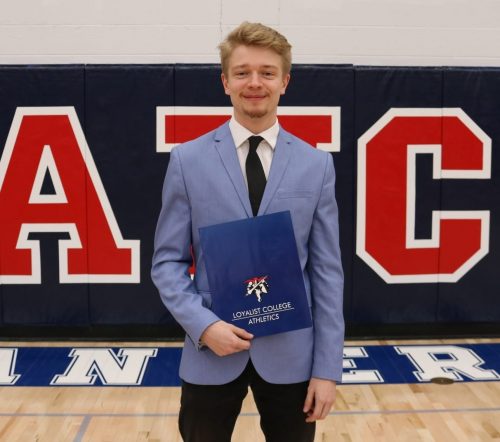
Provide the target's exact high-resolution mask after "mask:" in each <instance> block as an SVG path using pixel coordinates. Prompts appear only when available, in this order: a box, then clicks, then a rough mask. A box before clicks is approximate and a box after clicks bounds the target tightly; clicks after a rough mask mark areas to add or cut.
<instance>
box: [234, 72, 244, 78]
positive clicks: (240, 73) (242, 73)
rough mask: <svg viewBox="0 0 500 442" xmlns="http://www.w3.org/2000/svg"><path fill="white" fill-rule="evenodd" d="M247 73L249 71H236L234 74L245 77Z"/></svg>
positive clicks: (237, 76)
mask: <svg viewBox="0 0 500 442" xmlns="http://www.w3.org/2000/svg"><path fill="white" fill-rule="evenodd" d="M246 74H247V73H246V71H236V72H235V73H234V76H235V77H236V78H243V77H245V75H246Z"/></svg>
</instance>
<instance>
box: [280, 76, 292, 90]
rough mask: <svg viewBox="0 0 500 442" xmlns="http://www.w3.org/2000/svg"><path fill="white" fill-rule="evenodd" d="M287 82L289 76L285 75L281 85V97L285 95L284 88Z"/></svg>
mask: <svg viewBox="0 0 500 442" xmlns="http://www.w3.org/2000/svg"><path fill="white" fill-rule="evenodd" d="M289 81H290V74H286V75H285V76H284V77H283V84H282V86H281V95H285V92H286V88H287V86H288V83H289Z"/></svg>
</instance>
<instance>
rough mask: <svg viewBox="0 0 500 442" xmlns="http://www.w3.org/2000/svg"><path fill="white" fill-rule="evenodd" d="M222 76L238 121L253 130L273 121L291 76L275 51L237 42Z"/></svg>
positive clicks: (268, 125)
mask: <svg viewBox="0 0 500 442" xmlns="http://www.w3.org/2000/svg"><path fill="white" fill-rule="evenodd" d="M221 78H222V84H223V85H224V91H225V93H226V95H229V96H230V97H231V103H232V104H233V107H234V117H235V118H236V120H237V121H238V122H239V123H240V124H242V125H243V126H245V127H246V128H247V129H249V130H250V131H252V132H253V133H259V132H262V131H263V130H265V129H268V128H269V127H271V126H272V125H273V124H274V122H275V121H276V111H277V107H278V103H279V99H280V96H281V95H283V94H284V93H285V90H286V87H287V85H288V81H289V80H290V74H284V72H283V66H282V60H281V57H280V56H279V55H278V54H277V53H275V52H274V51H272V50H271V49H267V48H261V47H258V46H244V45H240V46H237V47H236V48H235V49H234V50H233V52H232V54H231V56H230V58H229V62H228V66H227V70H226V73H223V74H222V75H221Z"/></svg>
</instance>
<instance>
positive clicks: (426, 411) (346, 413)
mask: <svg viewBox="0 0 500 442" xmlns="http://www.w3.org/2000/svg"><path fill="white" fill-rule="evenodd" d="M419 413H424V414H432V413H500V407H491V408H487V407H482V408H436V409H433V408H427V409H425V408H424V409H422V408H420V409H418V408H417V409H408V410H345V411H331V412H330V413H329V414H328V415H329V416H349V415H356V416H360V415H374V414H419ZM178 415H179V413H0V417H83V418H85V419H86V418H89V419H91V418H95V417H177V416H178ZM240 416H245V417H254V416H259V413H257V412H251V413H240ZM84 422H85V420H84ZM82 425H83V423H82ZM87 425H88V424H87Z"/></svg>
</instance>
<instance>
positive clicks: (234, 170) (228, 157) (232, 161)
mask: <svg viewBox="0 0 500 442" xmlns="http://www.w3.org/2000/svg"><path fill="white" fill-rule="evenodd" d="M215 147H216V148H217V151H218V152H219V155H220V158H221V160H222V163H223V164H224V167H225V169H226V172H227V173H228V175H229V178H231V181H232V183H233V186H234V188H235V190H236V193H237V194H238V197H239V199H240V201H241V204H242V205H243V208H244V209H245V212H246V214H247V217H252V216H253V214H252V208H251V206H250V200H249V198H248V189H247V186H246V183H245V179H244V178H243V174H242V173H241V167H240V162H239V161H238V154H237V153H236V146H235V145H234V140H233V137H232V136H231V131H230V130H229V125H228V123H226V124H223V125H222V126H220V127H219V128H218V129H217V131H216V132H215Z"/></svg>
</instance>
